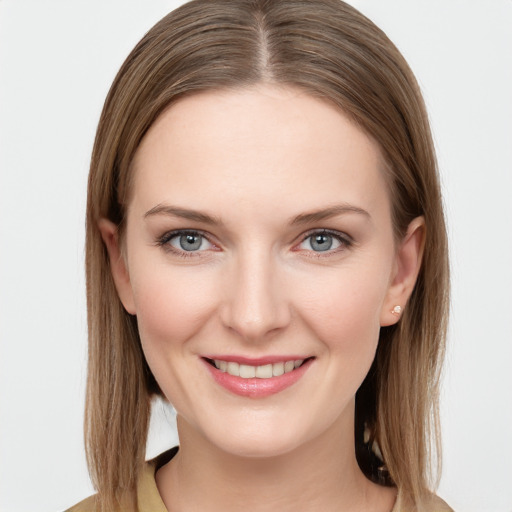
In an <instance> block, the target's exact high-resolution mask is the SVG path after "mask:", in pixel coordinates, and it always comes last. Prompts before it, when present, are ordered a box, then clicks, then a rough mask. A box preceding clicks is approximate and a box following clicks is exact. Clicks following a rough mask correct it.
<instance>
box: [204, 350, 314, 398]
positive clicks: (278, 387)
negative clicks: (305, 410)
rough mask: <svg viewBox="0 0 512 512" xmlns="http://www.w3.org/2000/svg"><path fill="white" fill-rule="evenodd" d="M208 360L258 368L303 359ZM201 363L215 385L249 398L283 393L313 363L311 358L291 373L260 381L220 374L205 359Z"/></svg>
mask: <svg viewBox="0 0 512 512" xmlns="http://www.w3.org/2000/svg"><path fill="white" fill-rule="evenodd" d="M208 359H219V360H222V361H227V362H236V363H239V364H248V365H251V366H260V365H266V364H274V363H279V362H283V361H292V360H296V359H304V358H303V357H302V358H301V357H297V356H291V357H289V358H288V357H286V358H283V357H282V356H281V357H264V358H258V359H248V358H244V357H236V356H214V357H211V356H208ZM203 362H204V364H205V366H206V368H207V369H208V371H209V372H210V374H211V375H212V377H213V378H214V379H215V381H216V382H217V384H220V385H221V386H222V387H224V388H225V389H227V390H228V391H230V392H232V393H234V394H236V395H240V396H244V397H251V398H264V397H267V396H270V395H274V394H276V393H279V392H280V391H283V390H284V389H286V388H288V387H290V386H292V385H293V384H295V383H296V382H297V381H298V380H299V379H300V378H301V377H302V376H303V375H304V374H305V373H306V371H307V370H308V368H309V367H310V366H311V363H312V362H313V358H310V359H306V360H305V361H304V363H302V365H301V366H300V367H299V368H295V369H294V370H293V371H291V372H289V373H284V374H283V375H279V376H278V377H270V378H268V379H260V378H249V379H244V378H242V377H236V376H234V375H230V374H229V373H227V372H222V371H221V370H219V369H217V368H216V367H215V366H212V365H211V364H210V363H209V362H208V361H207V359H206V358H204V359H203Z"/></svg>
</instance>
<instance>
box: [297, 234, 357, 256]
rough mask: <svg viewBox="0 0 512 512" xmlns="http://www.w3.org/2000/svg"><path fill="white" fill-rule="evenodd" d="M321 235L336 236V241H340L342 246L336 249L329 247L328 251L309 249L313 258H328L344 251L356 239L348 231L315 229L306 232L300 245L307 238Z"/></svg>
mask: <svg viewBox="0 0 512 512" xmlns="http://www.w3.org/2000/svg"><path fill="white" fill-rule="evenodd" d="M319 235H327V236H330V237H332V238H334V239H335V240H336V241H338V242H339V243H340V247H337V248H335V249H332V250H331V249H327V250H326V251H313V250H310V251H307V252H308V253H309V254H310V256H309V257H312V258H328V257H329V256H332V255H333V254H337V253H339V252H342V251H344V250H346V249H350V248H351V247H352V245H353V244H354V240H353V239H352V237H350V236H349V235H347V234H346V233H342V232H340V231H334V230H331V229H313V230H311V231H309V232H307V233H305V234H304V235H303V236H302V238H301V241H300V243H299V244H298V245H302V244H303V243H304V242H305V241H306V240H308V239H311V238H313V237H314V236H319Z"/></svg>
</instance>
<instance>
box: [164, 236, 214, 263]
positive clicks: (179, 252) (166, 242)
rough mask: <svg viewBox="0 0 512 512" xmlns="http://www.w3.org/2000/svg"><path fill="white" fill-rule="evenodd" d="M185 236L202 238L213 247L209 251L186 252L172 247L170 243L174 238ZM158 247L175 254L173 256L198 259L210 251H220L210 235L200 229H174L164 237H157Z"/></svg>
mask: <svg viewBox="0 0 512 512" xmlns="http://www.w3.org/2000/svg"><path fill="white" fill-rule="evenodd" d="M183 235H199V236H202V237H203V238H204V239H206V240H207V241H208V242H209V243H210V244H211V245H212V247H211V248H209V249H203V250H200V251H185V250H180V249H178V248H176V247H174V246H172V245H171V244H170V243H169V242H170V241H171V240H173V239H174V238H177V237H179V236H183ZM156 245H157V246H160V247H162V248H163V249H164V250H165V251H167V252H169V253H173V254H176V255H178V256H182V257H185V258H189V257H198V256H200V255H202V254H204V253H205V252H207V251H208V250H212V249H213V250H220V248H219V246H218V245H217V244H216V243H215V242H213V241H212V236H211V235H210V234H209V233H207V232H205V231H202V230H200V229H173V230H171V231H166V232H165V233H164V234H163V235H161V236H159V237H157V239H156Z"/></svg>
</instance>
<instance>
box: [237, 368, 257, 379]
mask: <svg viewBox="0 0 512 512" xmlns="http://www.w3.org/2000/svg"><path fill="white" fill-rule="evenodd" d="M240 377H242V379H253V378H254V377H256V367H255V366H249V365H248V364H241V365H240Z"/></svg>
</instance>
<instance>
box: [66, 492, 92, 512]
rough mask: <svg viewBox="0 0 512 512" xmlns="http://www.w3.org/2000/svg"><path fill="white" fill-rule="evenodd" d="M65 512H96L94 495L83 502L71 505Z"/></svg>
mask: <svg viewBox="0 0 512 512" xmlns="http://www.w3.org/2000/svg"><path fill="white" fill-rule="evenodd" d="M65 512H96V495H94V496H89V497H88V498H85V500H83V501H81V502H80V503H77V504H76V505H73V506H72V507H71V508H68V509H67V510H66V511H65Z"/></svg>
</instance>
